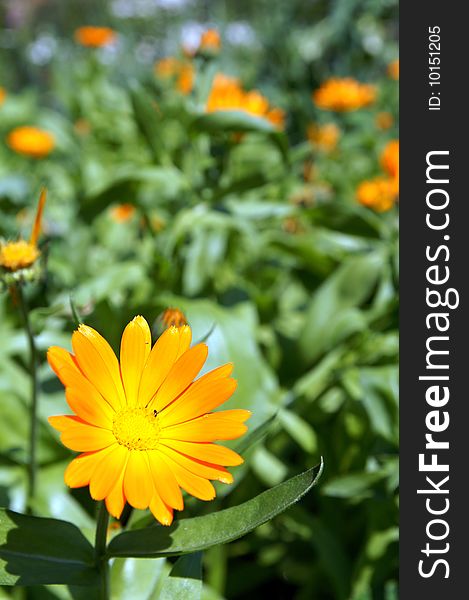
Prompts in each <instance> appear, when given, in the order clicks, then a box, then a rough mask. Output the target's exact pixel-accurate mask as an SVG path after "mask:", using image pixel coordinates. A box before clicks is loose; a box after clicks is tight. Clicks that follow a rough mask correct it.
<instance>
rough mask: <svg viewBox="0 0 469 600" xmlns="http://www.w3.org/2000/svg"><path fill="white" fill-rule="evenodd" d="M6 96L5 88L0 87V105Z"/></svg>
mask: <svg viewBox="0 0 469 600" xmlns="http://www.w3.org/2000/svg"><path fill="white" fill-rule="evenodd" d="M6 96H7V93H6V91H5V88H2V87H0V106H1V105H2V104H3V103H4V102H5V98H6Z"/></svg>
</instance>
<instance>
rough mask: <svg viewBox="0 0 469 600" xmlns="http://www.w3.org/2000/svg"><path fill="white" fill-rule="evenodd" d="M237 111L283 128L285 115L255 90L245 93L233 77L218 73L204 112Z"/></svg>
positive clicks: (237, 80)
mask: <svg viewBox="0 0 469 600" xmlns="http://www.w3.org/2000/svg"><path fill="white" fill-rule="evenodd" d="M222 110H239V111H243V112H246V113H248V114H250V115H252V116H255V117H260V118H263V119H267V120H268V121H270V122H271V123H272V124H273V125H275V127H277V128H278V129H283V128H284V126H285V113H284V111H283V110H281V109H280V108H274V107H271V106H270V104H269V101H268V100H267V98H266V97H265V96H263V95H262V94H261V93H260V92H259V91H257V90H251V91H249V92H246V91H245V90H244V89H243V88H242V86H241V83H240V81H239V79H237V78H235V77H228V76H227V75H224V74H223V73H218V74H217V75H216V76H215V78H214V80H213V84H212V89H211V90H210V94H209V96H208V99H207V104H206V111H207V112H217V111H222Z"/></svg>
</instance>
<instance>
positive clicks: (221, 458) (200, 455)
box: [162, 440, 244, 467]
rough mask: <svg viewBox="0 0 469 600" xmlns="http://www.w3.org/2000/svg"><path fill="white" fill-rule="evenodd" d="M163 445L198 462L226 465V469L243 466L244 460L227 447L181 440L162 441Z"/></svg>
mask: <svg viewBox="0 0 469 600" xmlns="http://www.w3.org/2000/svg"><path fill="white" fill-rule="evenodd" d="M162 444H164V445H165V446H168V447H169V448H172V449H173V450H177V451H178V452H181V453H182V454H187V456H191V457H193V458H197V459H198V460H203V461H206V462H209V463H214V464H216V465H224V466H225V467H235V466H237V465H241V464H242V463H243V462H244V460H243V458H242V457H241V456H240V455H239V454H237V453H236V452H234V451H233V450H231V449H230V448H225V446H218V445H217V444H210V443H204V442H181V441H179V440H162Z"/></svg>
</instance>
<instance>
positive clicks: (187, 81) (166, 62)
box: [154, 56, 195, 94]
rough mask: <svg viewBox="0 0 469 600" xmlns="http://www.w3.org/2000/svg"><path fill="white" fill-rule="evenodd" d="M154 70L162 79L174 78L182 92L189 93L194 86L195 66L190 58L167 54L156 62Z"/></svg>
mask: <svg viewBox="0 0 469 600" xmlns="http://www.w3.org/2000/svg"><path fill="white" fill-rule="evenodd" d="M154 70H155V73H156V75H157V76H158V77H161V78H162V79H166V78H168V79H169V78H171V79H174V80H175V81H176V86H177V89H178V90H179V91H180V92H181V93H182V94H189V93H190V92H191V91H192V88H193V87H194V77H195V72H194V66H193V64H192V63H191V62H189V61H188V60H180V59H178V58H176V57H175V56H167V57H165V58H162V59H161V60H159V61H158V62H157V63H156V64H155V67H154Z"/></svg>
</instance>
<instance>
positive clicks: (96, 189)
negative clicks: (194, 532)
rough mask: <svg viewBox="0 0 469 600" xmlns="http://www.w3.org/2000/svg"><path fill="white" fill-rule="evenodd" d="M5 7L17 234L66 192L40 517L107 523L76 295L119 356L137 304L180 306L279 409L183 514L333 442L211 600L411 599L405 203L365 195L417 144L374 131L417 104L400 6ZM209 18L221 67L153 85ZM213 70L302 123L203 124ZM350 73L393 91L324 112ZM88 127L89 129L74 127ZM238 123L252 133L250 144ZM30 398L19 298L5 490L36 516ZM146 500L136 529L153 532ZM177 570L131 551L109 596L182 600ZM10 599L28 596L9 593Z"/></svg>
mask: <svg viewBox="0 0 469 600" xmlns="http://www.w3.org/2000/svg"><path fill="white" fill-rule="evenodd" d="M13 5H15V7H16V8H15V7H14V6H13ZM126 11H127V12H126ZM132 11H133V12H132ZM125 12H126V14H125V15H124V13H125ZM124 17H125V18H124ZM0 19H1V20H2V21H1V23H2V25H1V29H0V86H2V87H4V88H5V89H6V90H7V94H8V95H7V99H6V101H5V103H4V104H3V106H1V107H0V215H1V217H0V235H2V236H3V237H4V238H6V239H9V238H15V237H17V235H18V231H19V230H20V231H21V232H22V233H23V235H24V236H27V235H29V231H30V225H31V222H32V218H33V214H34V206H35V202H36V199H37V197H38V192H39V189H40V186H41V185H44V184H45V185H46V186H47V188H48V190H49V199H48V203H47V206H46V218H45V226H44V230H45V231H44V235H43V236H42V253H43V258H42V260H43V263H44V267H45V271H44V272H45V275H44V276H43V278H42V279H41V281H40V282H39V283H38V284H35V285H30V286H29V288H28V301H29V303H30V305H31V307H32V309H33V310H32V318H33V324H34V328H35V331H36V333H37V343H38V346H39V349H40V352H41V367H40V383H41V393H40V415H41V428H40V452H39V459H40V465H41V467H40V473H39V494H38V498H37V506H36V510H37V512H38V514H41V515H42V516H46V517H52V518H59V519H64V520H67V521H71V522H72V523H74V524H75V525H76V526H77V527H79V528H80V529H82V531H83V532H84V533H85V536H86V537H88V536H89V535H90V532H91V535H92V531H93V517H94V512H93V511H94V506H93V502H92V501H91V500H90V499H89V496H88V491H87V489H83V490H77V491H73V492H72V493H71V492H70V491H69V490H67V489H66V486H65V484H64V483H63V471H64V469H65V466H66V464H67V462H68V461H69V460H70V458H71V456H72V453H70V452H69V451H67V450H66V449H65V448H63V447H62V446H61V445H60V444H59V443H58V438H57V436H56V435H55V432H53V431H52V430H51V428H50V427H49V426H48V425H47V421H46V419H47V416H49V415H51V414H60V413H62V411H65V412H67V407H66V404H65V400H64V394H63V391H62V389H61V386H60V384H59V382H58V381H57V380H56V379H55V378H54V377H53V375H52V373H51V371H50V369H49V367H48V366H47V364H46V363H45V361H44V353H45V350H46V349H47V347H48V346H49V345H51V344H54V345H63V346H65V347H69V345H70V333H71V331H72V330H73V327H74V322H73V318H72V314H71V310H70V296H72V297H73V301H74V303H75V305H76V306H77V308H78V310H79V312H80V313H81V314H82V315H83V317H84V319H85V321H86V323H88V324H89V325H91V326H93V327H95V328H97V329H98V330H99V331H101V332H102V333H103V334H104V335H105V336H106V337H107V339H109V340H110V342H111V343H112V344H113V346H114V347H115V348H116V349H117V348H118V344H119V339H120V335H121V332H122V329H123V327H124V326H125V324H126V323H127V322H128V320H129V319H130V318H132V317H133V316H134V315H135V314H143V315H145V316H146V317H147V318H148V319H149V320H152V322H154V323H155V332H156V331H157V328H158V323H157V316H158V314H159V313H160V312H161V311H162V310H163V309H164V308H166V307H167V306H178V307H180V308H181V309H183V310H184V311H185V313H186V314H187V316H188V320H189V322H190V324H191V325H192V327H193V329H194V338H195V339H200V338H203V337H204V336H206V335H207V334H209V335H208V338H207V343H208V345H209V349H210V355H209V361H208V364H207V369H210V368H212V367H214V366H216V365H219V364H221V363H223V362H225V361H233V362H234V364H235V367H236V369H235V376H236V378H237V379H238V381H239V388H238V391H237V393H236V394H235V396H234V397H233V399H232V400H230V402H229V405H230V406H231V407H234V406H236V407H246V408H249V409H251V410H252V411H253V417H252V419H251V420H250V422H249V423H250V428H251V429H252V430H254V429H256V427H258V426H262V424H263V423H265V422H266V421H267V422H268V424H267V426H265V427H264V428H263V434H264V435H263V436H258V437H261V438H262V439H258V440H257V443H256V444H255V445H253V446H251V448H250V449H249V450H248V451H247V454H246V456H247V460H246V465H245V466H243V467H238V468H236V469H234V474H235V480H236V483H235V484H234V486H231V487H230V488H229V489H228V488H226V487H224V488H222V487H221V486H220V489H219V498H218V499H217V500H216V501H214V502H212V503H209V504H204V503H202V502H199V501H193V502H192V501H188V502H187V508H186V510H185V514H184V516H192V515H194V516H195V515H200V514H207V513H212V512H215V511H217V510H218V509H221V508H228V507H232V506H236V505H238V504H240V503H242V502H244V501H246V500H248V499H250V498H252V497H254V496H255V495H256V494H258V493H260V492H262V491H263V490H265V489H266V488H269V487H271V486H273V485H276V484H278V483H280V482H282V481H284V480H285V479H287V478H288V477H291V476H293V475H295V474H297V473H299V472H300V471H303V470H305V469H307V468H308V467H311V466H312V465H314V464H317V463H318V462H319V458H320V456H323V457H324V462H325V469H324V473H323V475H322V478H321V480H320V482H319V485H318V486H317V487H316V488H315V489H314V490H313V491H312V492H311V493H309V494H308V495H307V496H305V497H304V498H303V499H302V500H301V502H299V503H298V504H296V505H295V506H293V507H292V508H290V509H289V510H288V511H287V512H285V513H283V514H281V515H278V516H277V517H275V518H274V519H273V520H272V521H270V522H268V523H266V524H264V525H262V526H260V527H259V528H258V529H256V530H255V532H253V533H251V534H249V535H248V536H246V537H244V538H242V539H240V540H238V541H234V542H232V543H230V544H229V545H225V546H220V547H216V548H212V549H209V550H208V551H206V552H205V553H204V555H203V558H202V559H201V560H202V562H203V573H204V586H203V591H202V597H203V598H205V599H206V600H220V599H222V598H227V599H231V598H233V599H235V598H236V599H237V598H243V599H244V598H258V597H259V596H264V595H269V596H270V597H272V598H279V599H280V598H295V599H298V600H306V599H310V598H317V599H319V600H329V599H331V600H332V599H334V600H347V599H353V600H372V599H373V600H381V599H383V600H393V599H395V598H397V584H396V580H397V511H398V501H397V486H398V458H397V450H398V389H397V379H398V370H397V359H398V335H397V279H398V272H397V270H398V260H397V210H396V209H395V208H394V209H392V210H391V211H389V212H387V213H384V214H377V213H373V212H372V211H371V210H369V209H367V208H364V207H362V206H359V205H358V204H357V203H356V201H355V189H356V186H357V185H358V183H359V182H360V181H362V180H364V179H366V178H369V177H373V176H376V175H378V174H379V173H380V166H379V154H380V152H381V150H382V148H383V147H384V145H385V144H386V142H387V141H388V140H390V139H393V138H397V137H398V133H397V129H396V125H394V126H393V127H392V128H391V129H390V130H388V131H381V130H379V129H378V128H377V127H376V123H375V118H376V114H377V113H378V112H380V111H388V112H390V113H391V114H392V115H393V116H394V119H395V122H397V117H398V115H397V102H398V91H397V83H396V82H395V81H392V80H390V79H388V78H387V76H386V68H387V64H388V63H389V62H390V61H391V60H393V59H394V58H396V56H397V2H396V1H395V0H337V1H335V2H332V1H321V0H317V1H310V2H305V1H304V0H289V1H288V2H284V1H281V0H275V1H272V0H271V1H269V2H267V1H265V0H255V1H251V2H247V1H242V2H241V1H237V2H234V1H233V2H229V1H228V0H225V1H219V2H201V1H195V0H194V1H192V2H189V1H187V2H182V1H179V2H175V1H173V2H169V1H166V2H163V1H160V2H158V1H154V2H152V1H150V0H147V1H145V2H144V1H140V2H137V0H129V1H127V2H122V1H121V2H119V1H117V0H116V1H113V2H91V1H89V2H79V1H78V0H73V1H71V0H69V1H68V2H61V1H59V0H55V1H47V2H43V3H38V4H36V5H33V3H30V2H26V1H24V2H15V3H13V2H11V3H9V2H3V3H2V4H1V5H0ZM91 23H95V24H105V25H110V26H112V27H113V28H114V29H116V30H117V31H118V32H119V43H118V45H117V47H116V49H114V50H113V51H110V50H109V51H108V50H100V51H98V52H94V51H91V50H88V49H85V48H81V47H78V46H77V45H76V44H75V43H74V41H73V31H74V29H75V27H77V26H79V25H82V24H91ZM207 25H212V26H216V27H217V28H218V29H219V30H220V32H221V34H222V39H223V49H222V52H221V54H220V56H219V58H218V59H216V63H215V62H206V61H202V60H199V61H198V62H197V65H196V69H197V79H196V88H195V91H194V92H193V94H192V95H191V96H190V97H184V96H182V95H181V94H179V93H178V92H177V91H175V90H174V87H173V86H172V85H170V84H168V85H164V84H162V83H161V82H158V81H157V80H156V79H155V77H154V75H153V70H152V64H153V62H154V60H157V59H158V58H161V57H162V56H164V55H167V54H177V53H178V51H179V45H180V42H181V36H182V37H184V36H186V38H187V37H188V36H189V39H191V36H192V35H195V34H194V32H195V33H197V32H198V31H199V30H200V28H201V27H204V26H207ZM236 32H237V33H236ZM215 69H219V70H223V71H224V72H227V73H230V74H232V75H236V76H239V77H240V78H241V79H242V81H243V83H244V84H245V85H246V87H247V88H254V87H255V88H258V89H260V90H261V91H262V92H263V93H264V94H265V95H266V96H267V97H268V98H269V99H270V100H271V102H272V104H274V105H277V106H280V107H282V108H283V109H285V110H286V113H287V128H286V133H277V132H275V131H273V130H270V128H268V127H265V126H264V125H263V124H262V123H257V122H252V121H251V120H249V119H247V118H244V117H243V116H242V115H235V122H234V123H233V122H229V121H228V117H227V116H226V115H220V114H219V115H214V116H211V118H207V117H201V113H200V106H201V102H202V101H203V98H204V92H205V90H206V87H207V83H209V79H210V77H211V76H213V72H214V70H215ZM331 75H343V76H349V75H350V76H353V77H356V78H357V79H360V80H362V81H369V82H372V83H375V84H377V85H378V87H379V96H378V100H377V102H376V104H375V105H374V106H373V107H371V108H369V109H363V110H360V111H357V112H355V113H350V114H346V115H335V114H331V113H325V112H324V111H320V110H318V109H317V108H315V107H314V105H313V104H312V102H311V91H312V90H313V89H315V88H316V87H317V86H318V85H319V84H320V83H321V81H323V80H324V79H326V78H327V77H330V76H331ZM155 106H157V107H158V110H156V109H155ZM79 120H86V124H87V127H88V129H89V131H88V132H87V133H79V132H78V131H77V127H76V125H75V124H76V123H77V121H79ZM311 121H315V122H320V123H321V122H322V123H325V122H331V121H333V122H335V123H337V124H338V125H339V127H340V129H341V137H340V140H339V143H338V147H337V148H336V149H335V150H334V151H332V152H330V153H326V152H323V151H321V150H320V149H319V148H317V147H314V146H313V145H311V144H310V143H309V142H307V141H306V127H307V125H308V123H309V122H311ZM22 124H35V125H38V126H41V127H43V128H45V129H47V130H49V131H51V132H53V134H54V135H55V137H56V141H57V147H56V149H55V151H54V152H53V153H52V154H51V155H50V157H49V158H47V159H44V160H40V161H34V160H30V159H27V158H25V157H22V156H20V155H16V154H14V153H13V152H12V151H11V150H10V149H9V148H8V147H7V145H6V144H5V142H4V140H5V137H6V135H7V134H8V132H9V131H10V130H11V129H12V128H13V127H15V126H17V125H22ZM233 130H234V131H246V134H245V135H244V137H243V138H242V140H241V142H239V143H235V142H234V139H233V135H232V131H233ZM305 161H312V162H313V165H314V169H315V171H314V173H315V175H314V178H313V180H312V181H305V180H304V177H303V171H304V165H305ZM127 202H129V203H132V204H134V205H135V206H136V207H137V212H136V214H134V215H133V217H132V218H131V220H130V221H127V222H125V223H117V222H115V221H114V220H113V219H112V218H111V212H110V207H112V206H113V205H116V204H120V203H127ZM23 209H25V210H23ZM18 214H20V216H22V219H21V220H20V221H19V220H18ZM155 223H157V224H158V226H157V227H155ZM288 223H294V230H292V229H291V228H290V227H288V226H287V225H286V224H288ZM28 402H29V380H28V372H27V345H26V338H25V336H24V334H23V332H22V329H21V321H20V319H19V315H18V314H17V311H16V310H15V307H14V305H13V303H12V300H11V298H10V297H9V295H8V293H7V292H6V291H4V292H3V293H2V294H1V295H0V505H1V506H4V507H10V508H12V509H14V510H17V511H23V509H24V497H25V468H24V462H25V458H26V457H25V440H26V439H27V428H28V408H27V406H28ZM230 406H229V407H230ZM273 415H275V417H274V418H273V419H271V420H269V419H270V417H272V416H273ZM136 512H138V513H139V514H135V513H134V515H133V516H132V519H131V522H130V525H129V527H130V528H133V527H135V528H137V529H138V528H139V527H141V526H142V523H139V522H138V519H140V518H141V517H142V513H141V512H140V511H136ZM57 535H59V533H58V534H57ZM191 556H196V555H191ZM181 560H182V559H181ZM185 560H189V559H188V558H187V559H185ZM173 562H174V559H172V560H171V559H170V560H168V559H164V558H158V559H149V558H140V559H136V558H125V559H124V558H118V559H116V561H115V563H114V565H113V567H112V581H113V596H112V597H113V598H114V599H116V600H117V599H120V598H122V599H124V598H125V599H127V598H145V599H150V598H155V597H159V598H175V597H177V595H175V592H174V591H173V592H171V585H172V584H171V577H168V572H169V570H170V568H171V567H172V563H173ZM179 568H181V567H180V566H179V567H176V566H175V567H174V568H173V571H174V569H176V571H174V572H173V576H174V573H176V575H177V569H179ZM188 568H190V569H192V568H196V567H193V566H191V565H189V567H188ZM77 590H79V588H73V586H72V587H70V588H65V587H62V586H42V587H40V586H37V587H32V588H29V591H28V596H27V597H28V598H34V599H36V598H38V599H42V598H60V599H62V598H63V599H65V598H71V597H74V598H78V597H80V596H79V591H77ZM168 590H169V591H168ZM186 592H187V593H186V597H194V598H196V597H198V594H200V590H197V589H191V590H189V591H187V590H186ZM81 593H83V592H81ZM4 596H5V597H8V598H9V597H10V596H11V597H14V598H20V597H22V596H21V590H18V589H10V590H9V589H8V588H0V598H3V597H4Z"/></svg>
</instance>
